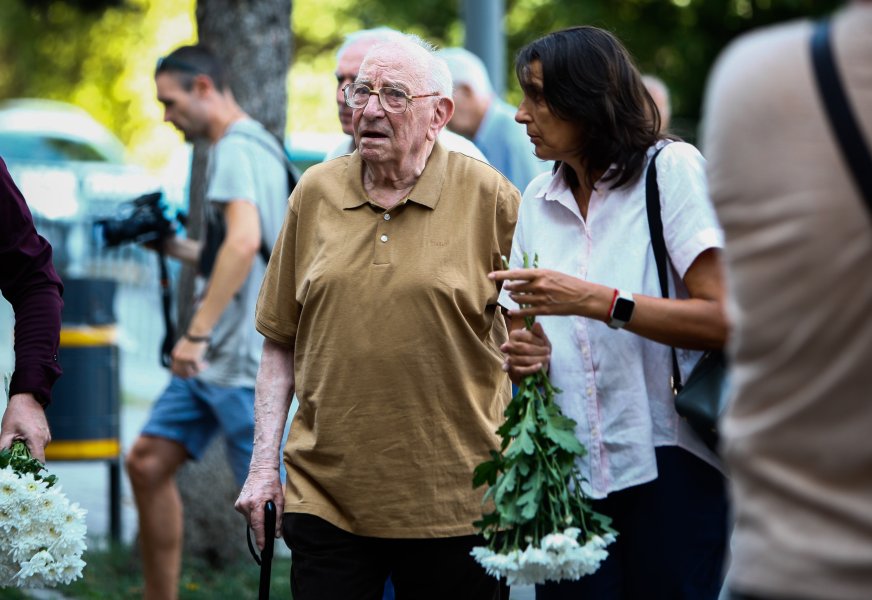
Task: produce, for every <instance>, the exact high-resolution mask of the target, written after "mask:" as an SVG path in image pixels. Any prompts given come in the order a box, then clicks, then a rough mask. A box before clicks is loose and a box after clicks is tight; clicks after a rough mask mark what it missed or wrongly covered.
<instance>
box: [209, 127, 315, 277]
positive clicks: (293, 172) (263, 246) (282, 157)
mask: <svg viewBox="0 0 872 600" xmlns="http://www.w3.org/2000/svg"><path fill="white" fill-rule="evenodd" d="M225 135H239V136H242V137H244V138H245V139H247V140H251V141H253V142H255V143H257V144H259V145H260V146H262V147H263V148H265V149H266V150H267V151H269V153H270V154H272V155H273V156H274V157H275V159H276V160H278V161H279V162H280V163H282V166H284V168H285V172H286V173H287V175H288V194H290V193H291V192H293V191H294V188H295V187H296V186H297V182H298V181H299V180H300V172H299V171H298V170H297V167H295V166H294V163H292V162H291V157H290V156H288V154H287V153H286V152H285V151H284V144H283V143H282V141H281V140H280V139H279V138H278V137H274V139H275V142H276V143H275V145H273V144H270V143H269V142H267V141H266V140H265V139H263V138H262V137H260V136H257V135H254V134H253V133H249V132H247V131H241V130H238V129H231V130H230V131H228V132H227V133H226V134H225ZM270 254H272V250H271V249H270V248H269V246H267V243H266V240H261V243H260V256H261V258H263V262H265V263H268V262H269V257H270Z"/></svg>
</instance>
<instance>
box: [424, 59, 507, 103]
mask: <svg viewBox="0 0 872 600" xmlns="http://www.w3.org/2000/svg"><path fill="white" fill-rule="evenodd" d="M436 55H437V56H438V57H439V58H441V59H442V60H444V61H445V63H446V64H447V65H448V70H449V71H450V72H451V79H453V80H454V85H455V86H457V85H468V86H469V87H471V88H472V91H473V92H475V94H476V95H477V96H490V95H492V94H493V91H494V88H493V85H492V84H491V80H490V76H489V75H488V72H487V68H486V67H485V66H484V63H483V62H482V60H481V59H480V58H479V57H478V56H476V55H475V54H473V53H472V52H470V51H469V50H467V49H466V48H445V49H444V50H439V51H438V52H437V53H436Z"/></svg>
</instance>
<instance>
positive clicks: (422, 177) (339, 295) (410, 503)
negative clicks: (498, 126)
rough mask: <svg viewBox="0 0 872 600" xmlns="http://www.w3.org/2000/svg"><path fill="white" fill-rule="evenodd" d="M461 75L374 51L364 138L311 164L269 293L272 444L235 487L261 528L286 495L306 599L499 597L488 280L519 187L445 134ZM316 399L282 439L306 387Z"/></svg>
mask: <svg viewBox="0 0 872 600" xmlns="http://www.w3.org/2000/svg"><path fill="white" fill-rule="evenodd" d="M451 90H452V86H451V76H450V74H449V72H448V69H447V67H446V66H445V64H444V62H443V61H441V59H439V58H437V57H436V56H435V55H434V54H433V52H432V48H430V47H429V46H428V45H427V44H426V43H424V42H422V41H421V40H419V39H417V38H412V37H408V38H403V39H402V40H399V41H392V42H389V43H387V44H385V45H382V46H378V47H375V48H373V49H372V50H370V52H369V53H368V54H367V56H366V59H365V60H364V62H363V65H362V66H361V69H360V72H359V74H358V77H357V79H356V80H355V82H353V83H351V84H349V85H348V86H347V87H346V89H345V96H346V98H347V102H348V104H349V106H351V107H353V108H354V109H355V110H354V114H353V126H354V137H355V142H356V145H357V150H356V151H355V152H354V153H352V154H350V155H348V156H344V157H341V158H338V159H336V160H332V161H329V162H326V163H322V164H320V165H316V166H314V167H312V168H311V169H309V170H308V171H307V172H306V174H305V176H304V177H303V178H302V179H301V181H300V183H299V184H298V186H297V188H296V189H295V190H294V193H293V195H292V196H291V198H290V200H289V206H288V211H287V214H286V217H285V222H284V225H283V228H282V232H281V233H280V235H279V239H278V241H277V242H276V246H275V249H274V251H273V255H272V259H271V261H270V265H269V268H268V272H267V274H266V278H265V280H264V283H263V287H262V289H261V294H260V299H259V302H258V311H257V328H258V330H259V331H260V332H261V333H262V334H263V335H264V336H265V337H266V341H265V343H264V353H263V360H262V362H261V365H260V372H259V374H258V381H257V388H256V406H255V415H256V431H255V442H254V455H253V458H252V463H251V470H250V472H249V476H248V480H247V482H246V484H245V487H244V488H243V491H242V493H241V495H240V497H239V500H238V501H237V509H238V510H240V512H242V513H243V514H245V515H246V517H247V518H248V520H249V522H250V523H251V525H252V528H253V529H254V531H255V535H256V538H257V542H258V544H259V545H260V546H261V547H262V546H263V543H264V531H263V506H264V504H265V503H266V501H267V500H272V501H273V502H275V504H276V507H277V509H278V511H279V514H282V518H281V521H280V523H279V525H278V526H277V529H276V531H275V532H266V535H276V536H278V535H279V534H282V535H283V536H284V539H285V541H286V542H287V544H288V545H289V546H290V548H291V550H292V553H293V564H292V567H291V581H292V591H293V595H294V598H295V600H309V599H316V598H317V599H322V598H343V599H345V598H379V597H380V594H381V589H382V587H383V586H384V582H385V578H386V576H387V575H389V574H390V575H391V578H392V580H393V583H394V586H395V589H396V593H397V597H398V598H404V597H405V598H415V599H418V600H421V599H427V598H433V599H436V598H439V599H443V598H452V599H462V598H470V599H473V598H475V599H491V598H494V599H495V598H499V597H500V591H499V588H498V585H497V581H496V580H494V579H492V578H490V577H488V576H487V575H486V574H485V573H484V571H483V570H482V569H481V568H480V567H479V566H478V565H477V564H476V563H475V562H474V561H473V559H472V558H471V557H470V556H469V552H470V550H471V548H472V547H473V546H475V545H477V544H480V543H481V541H482V540H481V539H480V538H478V537H477V536H476V535H474V533H475V528H474V527H473V526H472V522H473V521H474V520H476V519H478V518H480V516H481V513H482V507H481V491H480V490H474V489H473V488H472V483H471V481H472V480H471V476H472V471H473V469H474V467H475V466H476V465H477V464H478V463H479V462H481V461H482V460H484V459H486V458H487V457H488V452H489V451H490V450H491V449H496V448H498V447H499V439H498V437H497V436H496V434H495V430H496V428H497V427H498V426H499V424H500V423H501V422H502V412H503V410H504V407H505V405H506V404H507V402H508V400H509V395H510V389H509V381H508V379H507V377H506V375H505V373H504V372H503V371H502V368H501V367H502V356H501V354H500V351H499V347H500V344H501V343H502V342H503V341H504V340H505V339H506V324H505V322H504V320H503V317H502V315H501V313H500V311H499V310H498V306H497V296H498V291H499V290H498V288H497V286H496V285H495V284H494V283H493V282H492V281H490V280H489V279H488V278H487V274H488V272H489V271H491V270H493V269H496V268H499V266H500V256H501V255H506V254H508V253H509V250H510V248H509V246H510V243H511V238H512V233H513V229H514V225H515V220H516V216H517V208H518V204H519V202H520V196H519V193H518V191H517V190H516V189H515V188H514V187H513V186H512V184H511V183H510V182H509V181H508V180H507V179H506V178H505V177H503V176H502V175H501V174H500V173H499V172H498V171H496V170H495V169H493V168H492V167H490V166H488V165H486V164H484V163H482V162H480V161H477V160H474V159H471V158H469V157H467V156H465V155H463V154H460V153H457V152H450V151H448V150H446V149H445V148H444V147H443V146H442V145H441V144H439V143H438V142H437V135H438V134H439V132H440V131H441V130H442V128H443V127H444V126H445V124H446V123H447V122H448V120H449V119H450V118H451V115H452V112H453V110H454V106H453V102H452V99H451ZM293 392H296V394H297V397H298V398H299V400H300V407H299V410H298V412H297V413H296V415H295V417H294V420H293V424H292V427H291V433H290V436H289V438H288V441H287V444H286V446H285V448H284V463H285V466H286V468H287V472H288V478H287V482H286V484H287V485H286V489H285V491H284V493H283V491H282V487H281V483H280V481H279V445H280V440H281V435H282V429H283V426H284V423H285V420H286V419H287V414H288V407H289V403H290V398H291V394H292V393H293Z"/></svg>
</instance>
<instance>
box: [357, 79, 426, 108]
mask: <svg viewBox="0 0 872 600" xmlns="http://www.w3.org/2000/svg"><path fill="white" fill-rule="evenodd" d="M342 93H343V94H345V104H347V105H348V106H350V107H351V108H363V107H364V106H366V103H367V102H369V97H370V96H372V95H373V94H375V95H377V96H378V101H379V103H381V106H382V108H383V109H385V111H387V112H389V113H396V114H400V113H404V112H406V111H407V110H408V109H409V104H411V102H412V100H414V99H415V98H430V97H432V96H438V95H439V92H432V93H430V94H417V95H415V96H410V95H409V94H407V93H406V92H404V91H403V90H400V89H397V88H395V87H380V88H379V89H377V90H374V89H372V88H371V87H369V86H368V85H366V84H365V83H349V84H348V85H346V86H345V87H344V88H342Z"/></svg>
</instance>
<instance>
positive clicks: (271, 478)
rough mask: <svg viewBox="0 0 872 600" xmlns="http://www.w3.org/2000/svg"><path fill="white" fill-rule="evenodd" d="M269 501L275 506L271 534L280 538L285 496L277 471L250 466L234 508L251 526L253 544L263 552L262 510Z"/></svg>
mask: <svg viewBox="0 0 872 600" xmlns="http://www.w3.org/2000/svg"><path fill="white" fill-rule="evenodd" d="M269 500H272V501H273V503H274V504H275V505H276V530H275V531H274V532H272V535H274V536H275V537H280V536H281V534H282V513H283V512H284V508H285V496H284V492H283V490H282V484H281V481H279V470H278V468H274V467H258V466H257V465H254V464H252V466H251V469H250V470H249V472H248V478H247V479H246V480H245V484H244V485H243V486H242V491H241V492H240V493H239V498H237V499H236V504H235V508H236V510H237V511H239V512H240V513H242V514H243V515H245V520H246V521H248V524H249V525H251V529H252V531H254V539H255V542H256V543H257V547H258V548H259V549H260V550H263V547H264V543H265V542H266V534H265V532H264V530H263V527H264V515H263V512H264V511H263V509H264V506H266V503H267V501H269Z"/></svg>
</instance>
